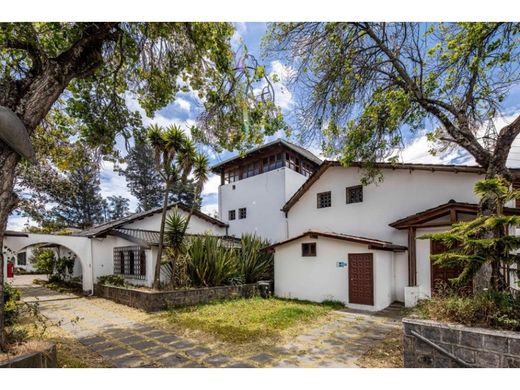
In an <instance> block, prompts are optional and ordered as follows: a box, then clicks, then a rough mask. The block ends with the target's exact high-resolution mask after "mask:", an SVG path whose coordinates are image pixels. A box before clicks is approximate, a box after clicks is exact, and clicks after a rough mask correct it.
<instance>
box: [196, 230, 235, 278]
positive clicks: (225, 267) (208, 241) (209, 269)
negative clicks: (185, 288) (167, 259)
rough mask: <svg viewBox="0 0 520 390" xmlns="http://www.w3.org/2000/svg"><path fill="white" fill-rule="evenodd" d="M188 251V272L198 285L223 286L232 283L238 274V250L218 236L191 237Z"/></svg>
mask: <svg viewBox="0 0 520 390" xmlns="http://www.w3.org/2000/svg"><path fill="white" fill-rule="evenodd" d="M187 253H188V258H187V272H188V275H189V277H190V280H191V282H192V283H193V284H194V285H196V286H205V287H212V286H221V285H223V284H226V283H230V281H231V280H232V279H233V278H234V277H236V275H237V274H238V272H237V271H238V268H237V259H236V250H235V249H233V248H229V247H228V246H226V245H225V243H224V242H223V240H222V239H220V238H218V237H215V236H210V235H204V236H198V237H193V238H191V239H190V241H189V244H188V250H187Z"/></svg>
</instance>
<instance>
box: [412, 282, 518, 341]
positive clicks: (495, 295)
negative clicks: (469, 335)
mask: <svg viewBox="0 0 520 390" xmlns="http://www.w3.org/2000/svg"><path fill="white" fill-rule="evenodd" d="M415 311H416V313H418V314H419V315H420V316H421V317H424V318H428V319H432V320H436V321H445V322H457V323H461V324H464V325H468V326H481V327H490V328H498V329H505V330H517V331H518V330H520V296H517V297H514V296H513V295H511V294H510V293H508V292H505V291H492V290H491V291H483V292H479V293H477V294H475V295H473V296H461V295H459V294H456V293H454V292H452V291H448V290H444V291H443V292H442V293H441V294H439V295H437V296H434V297H433V298H431V299H428V300H421V301H419V303H418V305H417V307H416V309H415Z"/></svg>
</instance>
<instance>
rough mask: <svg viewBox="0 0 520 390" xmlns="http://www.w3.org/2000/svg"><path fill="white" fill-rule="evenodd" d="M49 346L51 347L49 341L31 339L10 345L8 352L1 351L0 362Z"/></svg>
mask: <svg viewBox="0 0 520 390" xmlns="http://www.w3.org/2000/svg"><path fill="white" fill-rule="evenodd" d="M47 347H49V343H48V342H45V341H43V340H29V341H26V342H22V343H17V344H12V345H10V346H9V349H8V352H7V353H4V352H0V362H5V361H6V360H11V359H14V358H16V357H18V356H20V355H25V354H27V353H31V352H37V351H41V350H43V349H45V348H47Z"/></svg>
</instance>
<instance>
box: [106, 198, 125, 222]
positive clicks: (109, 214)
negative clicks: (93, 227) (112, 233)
mask: <svg viewBox="0 0 520 390" xmlns="http://www.w3.org/2000/svg"><path fill="white" fill-rule="evenodd" d="M104 201H105V202H104V204H105V210H104V214H105V221H112V220H116V219H121V218H123V217H126V216H127V215H128V214H129V213H130V201H129V200H128V199H127V198H125V197H124V196H120V195H113V196H109V197H108V198H106V199H104Z"/></svg>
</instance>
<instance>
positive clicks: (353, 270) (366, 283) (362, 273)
mask: <svg viewBox="0 0 520 390" xmlns="http://www.w3.org/2000/svg"><path fill="white" fill-rule="evenodd" d="M348 301H349V303H357V304H360V305H371V306H372V305H374V259H373V255H372V253H349V255H348Z"/></svg>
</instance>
